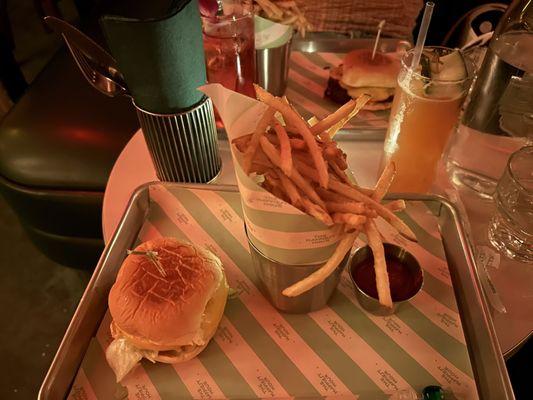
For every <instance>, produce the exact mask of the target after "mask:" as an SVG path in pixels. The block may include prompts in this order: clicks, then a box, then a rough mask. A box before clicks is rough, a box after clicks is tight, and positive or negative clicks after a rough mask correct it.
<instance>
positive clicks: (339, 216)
mask: <svg viewBox="0 0 533 400" xmlns="http://www.w3.org/2000/svg"><path fill="white" fill-rule="evenodd" d="M331 217H332V219H333V222H335V223H336V224H346V225H350V226H362V225H363V224H364V223H365V222H366V219H367V218H366V217H365V216H364V215H358V214H350V213H333V214H332V215H331Z"/></svg>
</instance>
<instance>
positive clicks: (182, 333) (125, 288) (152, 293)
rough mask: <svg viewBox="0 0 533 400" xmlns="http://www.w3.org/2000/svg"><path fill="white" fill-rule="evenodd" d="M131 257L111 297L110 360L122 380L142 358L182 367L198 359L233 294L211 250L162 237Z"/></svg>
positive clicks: (144, 246)
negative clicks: (185, 363) (188, 361)
mask: <svg viewBox="0 0 533 400" xmlns="http://www.w3.org/2000/svg"><path fill="white" fill-rule="evenodd" d="M128 253H129V255H128V256H127V257H126V259H125V260H124V262H123V264H122V267H121V268H120V271H119V273H118V276H117V280H116V282H115V283H114V285H113V287H112V288H111V291H110V293H109V311H110V313H111V317H112V318H113V320H112V322H111V334H112V336H113V338H114V340H113V341H112V342H111V344H110V345H109V347H108V348H107V350H106V358H107V361H108V363H109V365H110V366H111V368H112V369H113V370H114V372H115V374H116V377H117V382H118V381H120V380H122V378H124V377H125V376H126V375H127V374H128V372H129V371H130V370H131V369H132V368H133V367H134V366H135V365H137V363H138V362H139V361H141V359H142V358H147V359H148V360H150V361H152V362H156V361H159V362H164V363H178V362H183V361H187V360H190V359H191V358H193V357H195V356H197V355H198V354H199V353H200V352H201V351H202V350H203V349H204V348H205V347H206V346H207V344H208V342H209V340H210V339H211V338H212V337H213V335H214V334H215V331H216V329H217V327H218V324H219V322H220V319H221V318H222V314H223V312H224V307H225V305H226V298H227V295H228V284H227V282H226V276H225V274H224V269H223V268H222V264H221V262H220V260H219V259H218V258H217V257H216V256H215V255H214V254H212V253H211V252H210V251H208V250H205V249H201V248H198V247H195V246H193V245H192V244H189V243H184V242H181V241H179V240H177V239H174V238H159V239H154V240H151V241H148V242H145V243H142V244H141V245H139V246H138V247H137V248H135V250H133V251H129V252H128Z"/></svg>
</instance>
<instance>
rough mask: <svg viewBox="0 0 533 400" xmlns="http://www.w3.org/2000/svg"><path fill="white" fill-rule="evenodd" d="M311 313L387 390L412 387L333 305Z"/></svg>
mask: <svg viewBox="0 0 533 400" xmlns="http://www.w3.org/2000/svg"><path fill="white" fill-rule="evenodd" d="M309 316H310V317H311V318H312V319H313V320H314V321H315V322H316V323H317V324H318V326H320V328H322V330H323V331H324V332H326V334H327V335H328V336H329V337H330V338H331V339H332V340H333V341H334V342H335V343H336V344H337V346H339V347H340V348H341V349H342V350H343V351H344V352H345V353H346V354H347V355H348V356H349V357H350V358H351V359H352V361H353V362H354V363H356V364H357V365H358V366H359V367H360V368H361V369H362V370H363V372H364V373H365V374H366V375H367V376H368V377H369V378H370V379H371V380H372V381H373V382H374V383H375V384H376V385H377V386H378V387H379V388H380V389H381V390H382V391H383V392H384V393H387V394H390V393H392V392H394V391H397V390H400V389H408V388H411V386H410V385H409V384H408V383H407V382H406V381H405V380H404V379H403V378H402V377H401V376H400V375H399V374H398V373H397V372H396V370H394V368H392V367H391V366H390V365H389V364H388V363H387V361H385V360H384V359H383V358H382V357H381V356H380V355H379V354H378V353H376V351H375V350H374V349H373V348H372V347H370V346H369V345H368V343H367V342H365V341H364V340H363V339H362V338H361V337H360V336H359V335H358V334H357V333H356V332H355V331H354V330H353V329H352V328H350V327H349V326H348V325H347V324H346V323H344V321H343V320H342V318H340V317H339V316H338V315H337V314H336V313H335V312H334V311H333V310H332V309H331V308H329V307H326V308H324V309H322V310H320V311H318V312H313V313H310V314H309ZM384 377H386V379H385V378H384Z"/></svg>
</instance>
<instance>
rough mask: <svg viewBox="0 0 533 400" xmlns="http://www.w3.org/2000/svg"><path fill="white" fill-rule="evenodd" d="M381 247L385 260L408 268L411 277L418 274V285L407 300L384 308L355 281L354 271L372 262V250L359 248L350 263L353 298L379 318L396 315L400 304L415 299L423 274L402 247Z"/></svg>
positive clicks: (394, 302)
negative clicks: (394, 261)
mask: <svg viewBox="0 0 533 400" xmlns="http://www.w3.org/2000/svg"><path fill="white" fill-rule="evenodd" d="M383 246H384V248H385V259H391V258H392V259H396V260H398V261H399V262H400V263H402V264H403V265H405V266H406V267H408V268H409V270H410V272H411V273H412V274H413V275H416V274H419V275H420V280H419V283H420V284H419V286H417V287H416V290H413V292H412V294H411V295H410V296H409V298H407V299H403V300H401V301H393V302H392V308H389V307H385V306H384V305H382V304H380V303H379V300H378V299H376V298H375V297H372V296H370V295H368V294H367V293H365V292H364V291H363V290H362V289H361V288H360V287H359V286H358V285H357V282H356V281H355V278H354V276H355V272H356V270H357V269H358V268H359V267H361V266H362V265H363V264H365V263H366V262H368V261H369V260H371V261H372V262H373V260H374V256H373V255H372V250H371V249H370V247H369V246H365V247H361V248H360V249H358V250H357V251H356V252H355V253H354V255H353V257H352V261H351V263H350V278H351V280H352V283H353V286H354V291H355V296H356V297H357V301H359V304H361V307H363V308H364V309H365V310H366V311H368V312H369V313H371V314H374V315H381V316H384V315H392V314H394V313H396V312H397V311H398V309H399V308H400V307H401V305H402V304H404V303H406V302H408V301H409V300H411V299H412V298H413V297H415V296H416V295H417V294H418V292H420V290H421V289H422V286H423V284H424V274H423V272H422V268H420V264H419V263H418V261H417V260H416V258H415V257H414V256H413V255H412V254H411V253H409V252H407V251H406V250H405V249H403V248H402V247H399V246H396V245H394V244H390V243H384V244H383Z"/></svg>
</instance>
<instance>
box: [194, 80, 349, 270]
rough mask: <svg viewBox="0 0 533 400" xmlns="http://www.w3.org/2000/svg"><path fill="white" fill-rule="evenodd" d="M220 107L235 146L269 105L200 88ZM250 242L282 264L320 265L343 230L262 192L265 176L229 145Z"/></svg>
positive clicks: (210, 87) (218, 89) (229, 92)
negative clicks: (247, 167)
mask: <svg viewBox="0 0 533 400" xmlns="http://www.w3.org/2000/svg"><path fill="white" fill-rule="evenodd" d="M201 90H202V91H203V92H204V93H205V94H206V95H208V96H209V97H210V98H211V100H212V101H213V103H214V105H215V106H216V108H217V110H218V112H219V114H220V117H221V119H222V121H223V122H224V127H225V128H226V132H227V134H228V140H229V142H230V143H231V142H232V141H233V140H234V139H237V138H239V137H242V136H245V135H248V134H250V133H252V132H253V131H254V130H255V128H256V126H257V124H258V122H259V120H260V118H261V116H262V115H263V114H264V113H265V111H266V110H267V108H268V107H267V106H266V105H265V104H264V103H261V102H259V101H257V100H254V99H252V98H250V97H247V96H244V95H241V94H239V93H236V92H234V91H232V90H229V89H226V88H224V87H223V86H222V85H220V84H210V85H206V86H203V87H201ZM231 153H232V157H233V162H234V166H235V174H236V177H237V183H238V186H239V191H240V194H241V200H242V208H243V213H244V220H245V223H246V228H247V231H248V237H249V239H250V241H251V242H252V243H253V244H254V246H255V247H256V248H257V249H258V250H260V251H261V252H262V253H263V254H264V255H265V256H267V257H268V258H270V259H272V260H275V261H277V262H279V263H283V264H289V265H295V264H316V263H320V262H323V261H325V260H327V259H328V258H329V257H330V256H331V254H332V253H333V252H334V251H335V248H336V247H337V244H338V242H339V240H340V239H341V230H340V229H339V226H331V227H328V226H326V225H325V224H324V223H322V222H320V221H319V220H317V219H316V218H314V217H312V216H310V215H308V214H306V213H304V212H303V211H300V210H299V209H297V208H296V207H294V206H292V205H291V204H290V203H288V202H285V201H283V200H281V199H279V198H277V197H276V196H274V195H273V194H271V193H270V192H268V191H266V190H265V189H264V188H262V187H261V186H260V185H259V184H258V183H259V182H260V181H261V179H262V178H261V176H259V175H257V176H256V177H255V178H254V176H251V177H250V176H248V175H247V174H246V173H245V172H244V170H243V156H242V153H240V152H239V151H236V148H235V146H234V145H232V146H231Z"/></svg>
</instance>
